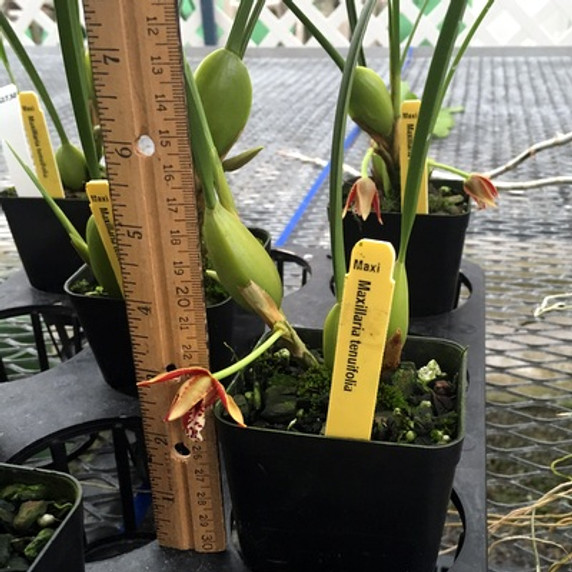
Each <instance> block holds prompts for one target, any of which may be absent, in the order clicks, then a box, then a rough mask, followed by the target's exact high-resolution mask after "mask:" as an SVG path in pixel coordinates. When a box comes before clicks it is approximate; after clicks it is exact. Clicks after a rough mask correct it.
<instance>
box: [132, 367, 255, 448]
mask: <svg viewBox="0 0 572 572" xmlns="http://www.w3.org/2000/svg"><path fill="white" fill-rule="evenodd" d="M181 376H188V379H186V380H185V381H184V382H183V383H182V384H181V386H180V387H179V390H178V391H177V394H176V395H175V397H174V398H173V401H172V403H171V406H170V408H169V411H168V412H167V414H166V416H165V421H175V420H176V419H181V421H182V424H183V428H184V430H185V433H186V434H187V435H188V436H189V438H191V439H193V440H202V435H201V431H202V429H203V428H204V426H205V421H206V417H205V413H206V410H207V409H208V408H209V407H210V406H211V405H214V403H215V402H216V400H217V399H220V401H221V403H222V405H223V407H224V408H225V409H226V410H227V412H228V414H229V415H230V416H231V417H232V419H234V421H235V422H236V423H237V424H238V425H240V426H241V427H245V424H244V418H243V416H242V412H241V411H240V408H239V407H238V405H237V404H236V402H235V401H234V399H233V398H232V397H231V396H230V395H228V394H227V393H226V391H225V389H224V386H223V385H222V383H220V381H218V379H216V378H215V377H214V376H213V375H212V374H211V372H210V371H209V370H208V369H205V368H203V367H191V368H181V369H176V370H173V371H169V372H167V373H163V374H160V375H158V376H156V377H154V378H153V379H150V380H148V381H142V382H140V383H139V384H138V385H143V386H145V385H151V384H153V383H160V382H164V381H168V380H171V379H175V378H177V377H181Z"/></svg>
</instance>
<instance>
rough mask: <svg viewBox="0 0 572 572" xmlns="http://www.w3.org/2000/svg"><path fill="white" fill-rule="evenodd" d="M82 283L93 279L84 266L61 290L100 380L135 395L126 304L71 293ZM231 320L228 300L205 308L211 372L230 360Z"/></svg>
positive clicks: (232, 316)
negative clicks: (93, 360)
mask: <svg viewBox="0 0 572 572" xmlns="http://www.w3.org/2000/svg"><path fill="white" fill-rule="evenodd" d="M82 279H85V280H87V281H88V282H89V283H93V275H92V274H91V271H90V270H89V268H88V267H87V266H85V265H84V266H82V267H81V268H80V269H79V270H78V271H76V272H75V273H74V274H73V275H72V276H71V277H70V278H68V280H67V281H66V283H65V285H64V290H65V292H66V294H67V295H68V296H69V298H70V300H71V302H72V305H73V307H74V310H75V311H76V313H77V316H78V318H79V321H80V324H81V326H82V328H83V330H84V332H85V336H86V338H87V341H88V342H89V345H90V347H91V349H92V351H93V355H94V356H95V359H96V361H97V365H98V366H99V369H100V370H101V373H102V375H103V378H104V379H105V381H106V382H107V383H108V384H109V385H110V386H111V387H113V388H114V389H116V390H118V391H121V392H122V393H126V394H128V395H136V394H137V387H136V382H137V381H139V380H137V379H136V375H135V366H134V364H133V354H132V346H131V337H130V334H129V324H128V322H127V311H126V307H125V301H124V300H122V299H117V298H109V297H103V296H88V295H85V294H78V293H77V292H73V290H72V286H73V285H74V284H75V283H76V282H78V281H79V280H82ZM233 319H234V313H233V311H232V305H231V299H230V298H227V299H226V300H225V301H223V302H221V303H219V304H216V305H214V306H208V307H207V325H208V335H209V354H210V367H211V370H212V371H218V370H219V369H222V368H224V367H226V366H227V365H229V364H230V362H231V360H232V358H233V353H232V350H231V349H230V348H229V346H231V347H232V330H233ZM187 365H190V364H187Z"/></svg>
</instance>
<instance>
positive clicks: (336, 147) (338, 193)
mask: <svg viewBox="0 0 572 572" xmlns="http://www.w3.org/2000/svg"><path fill="white" fill-rule="evenodd" d="M375 5H376V0H368V1H367V2H366V4H365V5H364V7H363V8H362V11H361V13H360V16H359V18H358V21H357V24H356V27H355V30H354V34H353V36H352V39H351V42H350V48H349V51H348V56H347V58H346V65H345V66H344V70H343V73H342V81H341V84H340V91H339V94H338V101H337V105H336V114H335V119H334V130H333V136H332V155H331V165H332V167H331V172H330V205H329V215H330V241H331V250H332V262H333V270H334V286H335V290H336V300H337V301H338V302H340V301H341V299H342V295H343V291H344V277H345V274H346V257H345V252H344V238H343V228H342V217H341V212H342V183H343V181H342V177H343V162H344V137H345V129H346V118H347V115H348V108H349V102H350V95H351V91H352V85H353V79H354V74H355V68H356V63H357V61H358V56H359V50H360V47H361V44H362V41H363V37H364V34H365V31H366V28H367V24H368V22H369V19H370V17H371V14H372V13H373V9H374V8H375Z"/></svg>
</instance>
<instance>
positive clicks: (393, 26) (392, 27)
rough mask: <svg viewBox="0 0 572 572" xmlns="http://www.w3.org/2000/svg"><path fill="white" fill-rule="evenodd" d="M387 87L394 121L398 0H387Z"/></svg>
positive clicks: (398, 79)
mask: <svg viewBox="0 0 572 572" xmlns="http://www.w3.org/2000/svg"><path fill="white" fill-rule="evenodd" d="M387 10H388V22H389V23H388V32H389V87H390V90H391V91H390V93H391V105H392V107H393V117H394V118H395V121H397V120H398V119H399V117H400V116H401V53H400V49H401V46H400V43H399V16H400V5H399V0H388V2H387Z"/></svg>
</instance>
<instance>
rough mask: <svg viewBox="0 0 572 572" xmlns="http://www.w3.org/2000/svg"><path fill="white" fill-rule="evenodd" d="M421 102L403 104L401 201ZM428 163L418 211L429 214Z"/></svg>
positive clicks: (409, 101)
mask: <svg viewBox="0 0 572 572" xmlns="http://www.w3.org/2000/svg"><path fill="white" fill-rule="evenodd" d="M420 106H421V102H420V101H419V100H418V99H412V100H407V101H404V102H403V103H402V104H401V119H400V120H399V131H398V133H399V163H400V168H401V201H402V203H403V192H404V190H405V181H406V180H407V172H408V171H409V159H410V157H411V146H412V145H413V135H414V134H415V127H416V126H417V118H418V117H419V107H420ZM427 178H428V172H427V165H425V170H424V173H423V177H422V178H421V185H420V187H419V200H418V202H417V213H418V214H427V213H428V212H429V197H428V185H427Z"/></svg>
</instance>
